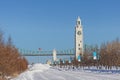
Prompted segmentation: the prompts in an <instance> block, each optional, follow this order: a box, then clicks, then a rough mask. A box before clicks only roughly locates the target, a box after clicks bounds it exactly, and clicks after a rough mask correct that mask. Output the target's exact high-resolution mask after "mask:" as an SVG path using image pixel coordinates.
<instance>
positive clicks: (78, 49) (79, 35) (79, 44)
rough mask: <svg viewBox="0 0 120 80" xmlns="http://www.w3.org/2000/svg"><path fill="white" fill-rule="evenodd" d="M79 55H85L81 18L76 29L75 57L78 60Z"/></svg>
mask: <svg viewBox="0 0 120 80" xmlns="http://www.w3.org/2000/svg"><path fill="white" fill-rule="evenodd" d="M79 55H83V28H82V25H81V20H80V17H79V16H78V19H77V21H76V27H75V57H76V59H78V56H79Z"/></svg>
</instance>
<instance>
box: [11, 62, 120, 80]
mask: <svg viewBox="0 0 120 80" xmlns="http://www.w3.org/2000/svg"><path fill="white" fill-rule="evenodd" d="M11 80H120V72H114V73H112V72H102V71H101V70H98V71H95V70H94V71H92V70H89V69H87V70H83V69H79V70H77V69H75V70H72V69H67V70H66V69H58V68H56V67H54V68H53V67H50V66H49V65H47V64H40V63H39V64H34V65H29V69H28V70H27V71H25V72H23V73H21V74H20V75H19V76H18V77H16V78H14V79H11Z"/></svg>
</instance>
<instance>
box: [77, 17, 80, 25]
mask: <svg viewBox="0 0 120 80" xmlns="http://www.w3.org/2000/svg"><path fill="white" fill-rule="evenodd" d="M77 25H81V19H80V17H79V16H78V18H77Z"/></svg>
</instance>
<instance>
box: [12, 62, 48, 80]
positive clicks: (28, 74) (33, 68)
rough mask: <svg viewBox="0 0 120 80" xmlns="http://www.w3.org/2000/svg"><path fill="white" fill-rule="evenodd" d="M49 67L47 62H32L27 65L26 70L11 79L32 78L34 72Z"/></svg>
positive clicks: (28, 79)
mask: <svg viewBox="0 0 120 80" xmlns="http://www.w3.org/2000/svg"><path fill="white" fill-rule="evenodd" d="M49 68H50V66H49V65H47V64H41V63H37V64H33V65H29V66H28V70H27V71H25V72H24V73H21V74H20V75H19V76H18V77H16V78H14V79H11V80H34V74H35V73H40V72H43V71H46V70H48V69H49Z"/></svg>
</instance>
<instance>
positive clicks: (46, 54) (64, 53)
mask: <svg viewBox="0 0 120 80" xmlns="http://www.w3.org/2000/svg"><path fill="white" fill-rule="evenodd" d="M21 55H22V56H53V54H21ZM57 55H58V56H65V55H74V54H65V53H63V54H57Z"/></svg>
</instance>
